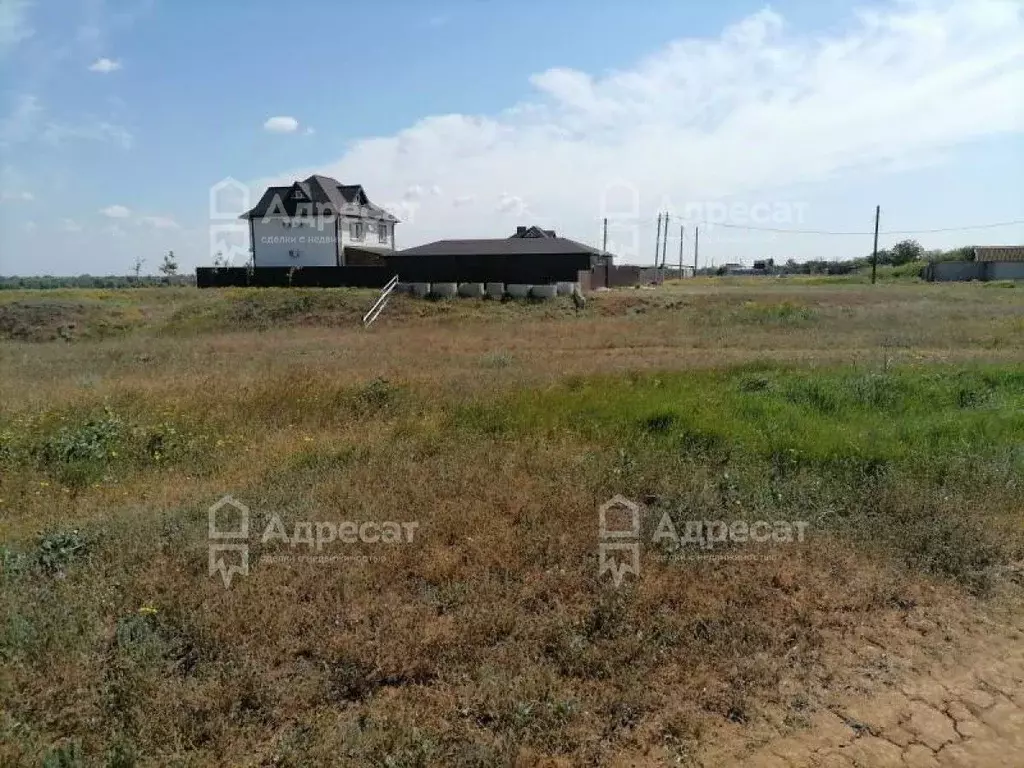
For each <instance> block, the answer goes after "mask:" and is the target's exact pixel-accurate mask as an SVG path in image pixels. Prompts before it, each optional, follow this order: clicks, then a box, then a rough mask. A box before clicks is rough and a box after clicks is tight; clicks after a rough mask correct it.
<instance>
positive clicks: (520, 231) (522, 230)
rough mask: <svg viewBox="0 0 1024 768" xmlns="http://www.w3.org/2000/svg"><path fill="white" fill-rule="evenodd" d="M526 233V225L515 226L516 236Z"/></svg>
mask: <svg viewBox="0 0 1024 768" xmlns="http://www.w3.org/2000/svg"><path fill="white" fill-rule="evenodd" d="M525 234H526V227H516V237H522V236H523V235H525Z"/></svg>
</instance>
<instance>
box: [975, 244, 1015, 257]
mask: <svg viewBox="0 0 1024 768" xmlns="http://www.w3.org/2000/svg"><path fill="white" fill-rule="evenodd" d="M974 260H975V261H1024V245H980V246H977V247H975V248H974Z"/></svg>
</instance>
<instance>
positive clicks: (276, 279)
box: [196, 267, 395, 288]
mask: <svg viewBox="0 0 1024 768" xmlns="http://www.w3.org/2000/svg"><path fill="white" fill-rule="evenodd" d="M394 274H395V273H394V272H393V271H392V270H391V269H390V268H388V267H302V268H298V269H296V268H292V267H256V268H255V269H249V268H248V267H199V268H198V269H196V285H197V286H198V287H200V288H245V287H253V288H287V287H294V288H383V287H384V285H385V284H386V283H387V282H388V280H390V279H391V278H392V277H393V276H394Z"/></svg>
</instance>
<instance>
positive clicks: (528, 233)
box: [509, 226, 556, 239]
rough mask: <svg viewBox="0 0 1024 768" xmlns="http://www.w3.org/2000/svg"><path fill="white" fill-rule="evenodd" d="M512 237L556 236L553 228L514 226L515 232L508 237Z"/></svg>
mask: <svg viewBox="0 0 1024 768" xmlns="http://www.w3.org/2000/svg"><path fill="white" fill-rule="evenodd" d="M513 237H523V238H526V237H549V238H550V237H556V235H555V230H553V229H541V228H540V227H537V226H533V227H516V233H515V234H514V235H510V236H509V239H512V238H513Z"/></svg>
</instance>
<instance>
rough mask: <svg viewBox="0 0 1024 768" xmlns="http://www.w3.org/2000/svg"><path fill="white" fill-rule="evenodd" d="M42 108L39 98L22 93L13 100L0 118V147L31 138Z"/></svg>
mask: <svg viewBox="0 0 1024 768" xmlns="http://www.w3.org/2000/svg"><path fill="white" fill-rule="evenodd" d="M42 111H43V108H42V106H41V105H40V103H39V98H38V97H37V96H33V95H32V94H22V95H20V96H18V98H17V99H16V100H15V103H14V107H13V108H12V109H11V111H10V112H9V113H8V114H7V115H6V116H5V117H4V118H3V119H2V120H0V147H6V146H11V145H13V144H18V143H20V142H23V141H27V140H28V139H30V138H32V136H33V135H34V134H35V132H36V128H37V126H38V123H39V117H40V115H41V114H42Z"/></svg>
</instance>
